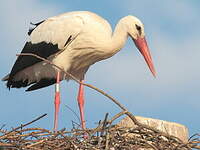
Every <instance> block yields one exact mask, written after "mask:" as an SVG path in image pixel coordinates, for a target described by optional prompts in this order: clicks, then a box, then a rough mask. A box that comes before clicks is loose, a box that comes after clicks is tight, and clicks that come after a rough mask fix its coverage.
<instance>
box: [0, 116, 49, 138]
mask: <svg viewBox="0 0 200 150" xmlns="http://www.w3.org/2000/svg"><path fill="white" fill-rule="evenodd" d="M46 115H47V114H43V115H42V116H40V117H37V118H36V119H34V120H32V121H30V122H28V123H26V124H24V125H23V124H22V125H20V126H19V127H17V128H14V129H13V130H11V131H9V132H7V133H5V134H4V135H2V136H0V139H1V138H2V137H4V136H6V135H8V134H10V133H12V132H14V131H17V130H18V129H20V128H22V127H25V126H27V125H29V124H32V123H33V122H36V121H38V120H39V119H41V118H43V117H44V116H46Z"/></svg>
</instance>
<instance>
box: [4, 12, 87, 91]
mask: <svg viewBox="0 0 200 150" xmlns="http://www.w3.org/2000/svg"><path fill="white" fill-rule="evenodd" d="M35 25H36V28H34V29H32V30H29V35H30V41H29V42H26V44H25V46H24V48H23V49H22V51H21V53H33V54H36V55H39V56H41V57H43V58H46V59H48V58H49V57H51V58H52V56H54V55H55V54H56V53H58V52H59V51H62V50H65V49H66V48H67V46H68V45H69V44H70V43H71V42H72V41H73V40H74V39H75V38H76V37H77V36H78V34H79V33H80V32H81V29H82V26H83V20H82V19H81V18H80V17H77V16H72V15H68V14H63V15H60V16H56V17H52V18H49V19H47V20H45V21H42V22H40V23H39V24H35ZM41 61H42V60H40V59H38V58H35V57H33V56H19V57H18V58H17V60H16V62H15V64H14V66H13V68H12V70H11V72H10V74H9V76H7V77H6V78H4V80H7V87H8V88H10V87H11V88H12V87H17V88H20V87H26V86H28V85H30V84H33V83H36V84H37V83H43V82H41V81H44V80H47V81H51V82H50V83H51V84H53V83H54V82H52V80H53V81H55V73H54V72H53V71H54V70H53V69H52V66H50V65H48V67H47V66H45V67H46V68H44V67H43V66H42V62H41ZM46 72H49V74H48V75H47V73H46ZM38 73H39V74H40V75H39V76H38ZM48 85H49V84H48V83H45V86H48ZM37 86H38V85H37Z"/></svg>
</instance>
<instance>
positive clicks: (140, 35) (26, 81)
mask: <svg viewBox="0 0 200 150" xmlns="http://www.w3.org/2000/svg"><path fill="white" fill-rule="evenodd" d="M34 25H35V26H36V27H35V28H34V29H31V30H29V32H28V35H29V36H30V41H27V42H26V44H25V46H24V48H23V49H22V52H21V53H33V54H36V55H39V56H41V57H43V58H46V59H48V60H50V61H52V62H53V63H54V64H55V65H57V66H59V67H60V68H62V69H64V70H65V71H67V72H69V73H70V74H72V75H73V76H75V77H76V78H77V79H79V80H80V81H81V82H82V83H83V80H84V76H85V73H86V72H87V70H88V68H89V67H90V65H92V64H94V63H96V62H98V61H100V60H103V59H107V58H109V57H111V56H113V55H114V54H116V53H117V52H118V51H119V50H120V49H121V48H122V47H123V46H124V44H125V42H126V40H127V38H128V36H130V37H131V38H132V39H133V41H134V43H135V45H136V47H137V48H138V49H139V50H140V52H141V54H142V55H143V56H144V59H145V61H146V63H147V64H148V66H149V68H150V71H151V72H152V74H153V75H154V76H155V75H156V72H155V69H154V66H153V62H152V58H151V55H150V52H149V49H148V45H147V43H146V40H145V33H144V26H143V24H142V23H141V21H140V20H139V19H138V18H136V17H134V16H126V17H124V18H122V19H121V20H120V21H119V22H118V24H117V25H116V28H115V30H114V32H113V31H112V29H111V26H110V24H109V23H108V22H107V21H106V20H105V19H103V18H102V17H100V16H98V15H97V14H95V13H92V12H88V11H75V12H69V13H64V14H61V15H58V16H55V17H51V18H48V19H46V20H44V21H42V22H39V23H37V24H34ZM70 79H71V78H70V77H69V76H67V75H65V74H64V73H63V72H61V71H60V70H59V69H57V68H56V67H54V66H52V65H50V64H48V63H46V62H44V61H42V60H40V59H38V58H35V57H33V56H19V57H18V58H17V60H16V62H15V64H14V66H13V67H12V69H11V72H10V74H8V75H7V76H6V77H4V78H3V79H2V80H3V81H7V87H8V88H9V89H10V88H21V87H27V86H29V87H28V89H27V90H26V91H32V90H36V89H40V88H43V87H46V86H49V85H52V84H55V83H56V84H55V85H56V94H55V101H54V102H55V117H54V130H55V131H56V130H57V125H58V111H59V105H60V92H59V81H61V80H70ZM83 90H84V89H83V85H82V84H80V87H79V93H78V98H77V100H78V105H79V109H80V117H81V126H82V128H83V129H85V119H84V92H83Z"/></svg>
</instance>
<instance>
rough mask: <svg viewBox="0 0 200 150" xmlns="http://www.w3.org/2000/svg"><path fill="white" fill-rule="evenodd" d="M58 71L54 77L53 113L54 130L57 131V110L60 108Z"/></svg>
mask: <svg viewBox="0 0 200 150" xmlns="http://www.w3.org/2000/svg"><path fill="white" fill-rule="evenodd" d="M59 84H60V72H58V73H57V77H56V84H55V101H54V105H55V114H54V131H57V129H58V112H59V108H60V87H59Z"/></svg>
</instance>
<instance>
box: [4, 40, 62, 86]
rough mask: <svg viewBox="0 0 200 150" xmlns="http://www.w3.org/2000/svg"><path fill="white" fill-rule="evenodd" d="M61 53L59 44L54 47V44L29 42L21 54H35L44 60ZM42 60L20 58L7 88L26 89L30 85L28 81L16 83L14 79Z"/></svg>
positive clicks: (11, 73)
mask: <svg viewBox="0 0 200 150" xmlns="http://www.w3.org/2000/svg"><path fill="white" fill-rule="evenodd" d="M58 51H59V49H58V44H56V45H53V44H52V43H46V42H40V43H37V44H32V43H31V42H27V43H26V44H25V46H24V48H23V49H22V52H21V53H33V54H36V55H38V56H41V57H43V58H47V57H49V56H51V55H53V54H55V53H57V52H58ZM41 61H42V60H41V59H38V58H36V57H34V56H19V57H18V58H17V60H16V62H15V64H14V66H13V68H12V70H11V72H10V75H9V79H8V82H7V87H8V88H10V87H17V88H19V87H26V86H28V85H30V84H28V82H27V81H14V80H13V77H14V76H15V74H16V73H18V72H19V71H22V70H23V69H25V68H27V67H30V66H32V65H34V64H36V63H38V62H41Z"/></svg>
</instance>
